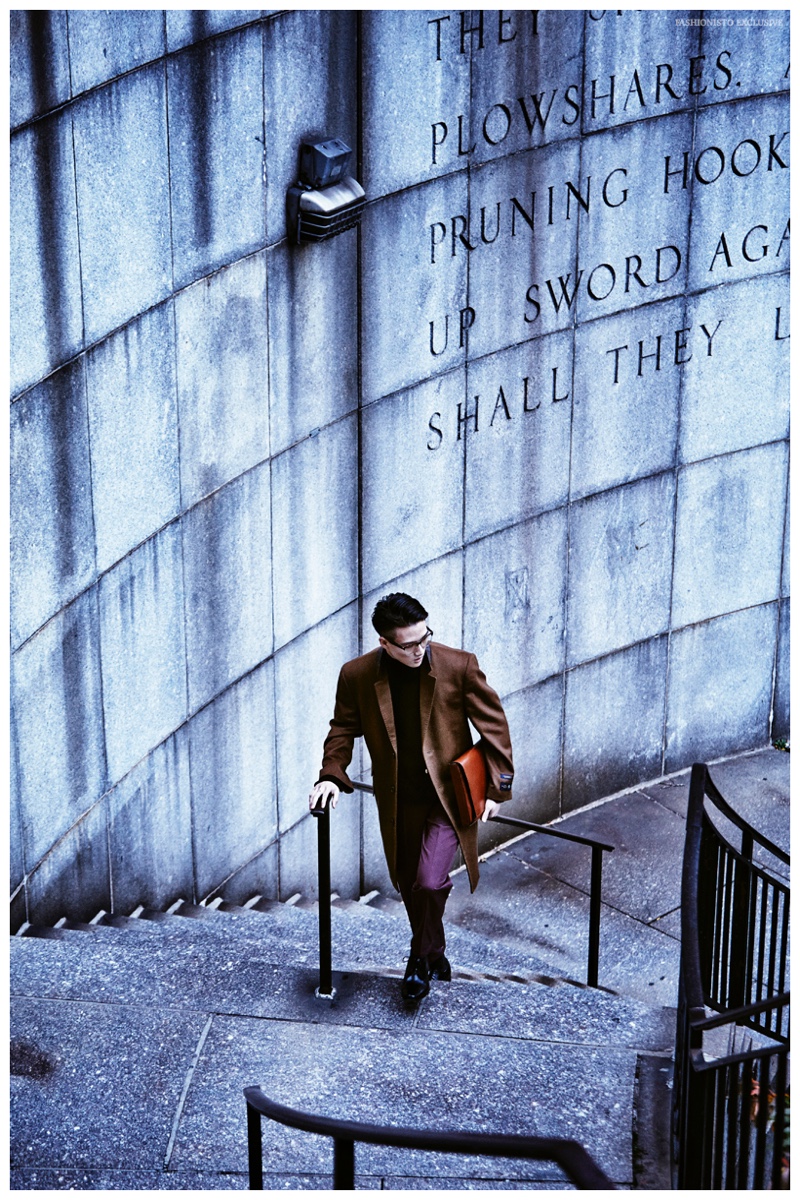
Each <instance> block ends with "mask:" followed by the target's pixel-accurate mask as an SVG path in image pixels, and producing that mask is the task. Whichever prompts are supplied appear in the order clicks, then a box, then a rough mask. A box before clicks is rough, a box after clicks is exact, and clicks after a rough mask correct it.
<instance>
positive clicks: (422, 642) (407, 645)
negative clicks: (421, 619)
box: [383, 626, 433, 653]
mask: <svg viewBox="0 0 800 1200" xmlns="http://www.w3.org/2000/svg"><path fill="white" fill-rule="evenodd" d="M426 628H427V626H426ZM383 636H384V637H386V634H384V635H383ZM432 637H433V630H432V629H428V631H427V633H426V634H425V637H423V638H420V639H419V641H418V642H403V643H402V644H401V643H400V642H395V641H393V640H392V638H390V637H387V638H386V641H387V642H391V643H392V645H393V646H396V647H397V649H398V650H405V651H406V652H409V653H410V652H411V651H412V650H416V649H417V647H418V646H422V647H423V648H424V647H425V646H427V644H428V642H429V641H430V640H431V638H432Z"/></svg>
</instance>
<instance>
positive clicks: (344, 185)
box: [286, 138, 367, 243]
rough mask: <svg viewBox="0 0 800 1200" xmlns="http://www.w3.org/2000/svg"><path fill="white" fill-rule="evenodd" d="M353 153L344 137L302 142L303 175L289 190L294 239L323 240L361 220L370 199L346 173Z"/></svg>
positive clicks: (290, 226)
mask: <svg viewBox="0 0 800 1200" xmlns="http://www.w3.org/2000/svg"><path fill="white" fill-rule="evenodd" d="M352 157H353V152H352V150H351V149H350V147H349V146H348V145H347V144H346V142H343V141H342V139H341V138H326V139H325V141H322V142H303V143H302V145H301V146H300V167H299V174H300V178H299V181H298V183H297V185H296V186H295V187H290V188H289V191H288V192H287V193H286V228H287V232H288V235H289V240H290V241H291V242H298V243H299V242H324V241H325V240H326V239H327V238H332V237H336V235H337V233H344V231H345V229H352V227H353V226H354V225H357V224H358V222H359V221H360V220H361V214H362V212H363V211H364V206H365V204H366V203H367V200H366V196H365V194H364V189H363V188H362V186H361V184H360V183H357V182H356V180H355V179H353V178H352V177H351V176H349V175H348V174H347V172H348V170H349V167H350V160H351V158H352Z"/></svg>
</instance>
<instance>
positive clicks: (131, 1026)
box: [10, 750, 789, 1190]
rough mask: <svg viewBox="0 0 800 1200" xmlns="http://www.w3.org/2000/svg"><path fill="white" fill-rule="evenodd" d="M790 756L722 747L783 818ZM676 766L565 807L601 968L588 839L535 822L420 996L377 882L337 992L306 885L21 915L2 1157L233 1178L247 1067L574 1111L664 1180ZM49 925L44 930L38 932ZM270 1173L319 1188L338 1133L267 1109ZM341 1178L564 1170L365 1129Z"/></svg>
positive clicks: (618, 1150)
mask: <svg viewBox="0 0 800 1200" xmlns="http://www.w3.org/2000/svg"><path fill="white" fill-rule="evenodd" d="M788 769H789V756H788V755H787V754H781V753H779V752H777V751H771V750H766V751H762V752H759V753H758V754H750V755H746V756H740V757H739V758H738V759H734V760H731V761H729V762H726V763H724V764H720V765H719V766H718V767H715V768H713V769H712V774H713V776H714V778H715V780H716V781H717V782H718V784H719V786H720V788H721V790H722V791H723V794H724V795H725V796H726V797H727V798H728V799H729V800H730V801H731V802H733V803H734V806H735V807H738V808H739V810H740V811H742V812H743V814H744V815H745V816H748V817H749V818H750V819H752V820H753V821H754V823H755V824H757V825H758V826H759V827H760V828H763V829H764V831H765V832H766V833H768V835H769V836H770V837H772V838H773V840H775V841H778V842H779V844H783V843H784V842H786V841H787V840H788ZM687 784H688V776H687V775H685V774H684V775H680V776H675V777H673V778H671V779H662V780H659V781H656V782H654V783H653V784H652V785H650V786H645V787H642V788H640V789H637V790H636V791H634V792H631V793H629V794H626V795H623V796H619V797H615V798H613V799H611V800H609V801H608V802H607V803H604V804H602V805H599V806H597V807H595V808H592V809H590V810H586V811H584V812H582V813H577V814H574V815H573V816H571V817H569V818H568V819H567V820H565V821H564V823H563V826H562V827H563V828H566V829H571V830H572V831H573V832H575V833H580V834H583V835H586V836H590V837H592V836H594V837H597V838H600V839H601V840H603V841H607V842H610V843H611V844H613V845H615V847H616V849H615V851H614V853H613V854H611V855H609V856H608V857H607V861H606V866H605V870H604V881H603V898H604V904H603V915H602V921H601V955H600V982H601V984H602V985H605V988H606V989H607V990H602V989H589V988H586V987H584V986H582V985H581V984H580V983H578V982H575V981H577V980H580V979H582V978H585V969H586V966H585V962H586V930H587V923H588V869H589V868H588V853H586V854H582V853H580V851H581V849H582V848H580V847H579V848H577V849H578V851H579V852H578V853H575V852H574V851H573V848H572V847H569V848H567V846H568V844H567V843H563V842H557V841H556V840H555V839H548V838H543V837H540V836H538V835H535V836H533V837H530V838H523V839H520V840H515V841H514V842H512V843H509V844H506V845H505V846H504V847H502V848H501V849H499V850H498V851H496V852H494V853H491V854H490V855H489V856H488V858H487V859H486V861H485V862H484V863H483V864H482V867H481V873H482V879H481V886H480V888H479V889H478V891H477V892H476V893H475V895H474V896H469V894H468V889H467V886H466V880H465V878H464V876H463V874H461V875H457V876H456V878H455V887H454V890H453V894H452V896H451V898H450V901H449V903H448V918H449V931H448V955H449V957H450V958H451V961H452V962H453V965H454V968H455V971H454V978H453V981H452V982H451V983H449V984H442V983H437V982H434V983H433V985H432V990H431V994H430V995H429V996H428V997H427V998H426V999H425V1000H424V1001H423V1002H422V1003H421V1004H420V1005H419V1006H418V1008H416V1009H412V1010H408V1009H406V1007H405V1006H404V1005H403V1003H402V1001H401V998H400V994H399V987H398V981H399V978H400V977H401V975H402V970H403V964H404V961H405V956H406V953H407V942H408V929H407V923H406V920H405V916H404V914H403V912H402V908H401V907H400V906H399V905H398V903H397V901H396V900H394V899H393V898H392V897H389V896H377V895H371V896H369V897H362V900H361V901H341V900H337V901H336V902H335V903H334V907H333V912H332V932H333V947H334V967H335V969H336V974H335V982H336V986H337V989H338V994H337V998H336V1001H335V1002H334V1003H330V1002H326V1001H320V1000H316V999H315V998H314V987H315V985H316V983H317V952H318V951H317V914H316V912H315V911H314V904H313V902H311V901H309V900H307V899H304V898H303V897H293V898H292V900H293V901H294V902H293V903H291V902H290V903H278V902H275V901H261V900H259V899H258V898H256V897H254V898H253V900H252V902H250V903H249V905H248V906H247V907H244V906H243V907H238V906H236V905H232V904H230V905H229V904H225V903H224V902H222V903H217V902H214V904H212V905H209V906H207V907H204V906H193V905H187V904H183V903H182V902H180V901H179V902H177V903H176V905H174V906H173V910H174V911H172V912H170V913H156V912H138V913H137V914H136V915H131V916H119V915H114V916H113V917H108V916H106V915H105V914H98V917H97V919H96V920H95V921H94V922H91V923H86V924H82V923H80V922H69V921H67V922H62V923H61V927H60V928H52V929H48V930H32V929H28V930H27V931H26V932H27V933H28V935H29V936H23V937H19V936H16V937H13V938H12V939H11V953H10V959H11V963H10V965H11V996H12V1002H11V1033H12V1109H11V1112H12V1122H11V1125H12V1139H11V1164H12V1172H11V1180H12V1187H14V1188H18V1189H25V1190H32V1189H64V1190H66V1189H80V1190H93V1189H120V1188H131V1189H148V1190H168V1189H183V1190H187V1189H188V1190H218V1189H229V1188H230V1189H233V1188H246V1186H247V1176H246V1169H247V1164H246V1141H245V1106H244V1100H243V1096H242V1089H243V1088H244V1087H245V1086H247V1085H250V1084H260V1085H261V1086H263V1087H264V1089H265V1090H266V1092H267V1094H268V1095H271V1096H272V1097H273V1098H274V1099H276V1100H278V1101H280V1102H282V1103H286V1104H290V1105H293V1106H295V1107H298V1108H301V1109H305V1110H306V1111H309V1112H316V1113H325V1114H328V1115H334V1116H341V1117H345V1118H350V1119H353V1120H365V1121H371V1122H385V1123H387V1124H389V1123H392V1124H402V1125H416V1126H431V1127H436V1126H439V1127H441V1128H446V1129H464V1130H486V1131H489V1130H490V1131H494V1132H506V1133H528V1134H538V1135H543V1136H548V1135H555V1136H569V1137H574V1138H576V1139H577V1140H578V1141H580V1142H582V1143H583V1144H584V1145H585V1146H586V1147H587V1149H588V1150H589V1151H590V1153H592V1155H593V1156H594V1157H595V1158H596V1160H597V1161H598V1163H599V1164H600V1166H601V1167H602V1168H603V1169H604V1170H605V1172H606V1173H607V1174H608V1176H609V1177H610V1178H611V1179H612V1180H614V1181H615V1182H616V1183H617V1185H618V1186H621V1187H623V1188H631V1187H635V1188H655V1187H668V1186H669V1174H668V1168H667V1131H668V1105H669V1097H670V1093H669V1078H670V1069H671V1064H670V1054H671V1048H672V1044H673V1038H674V1010H673V1008H672V1007H671V1006H672V1005H673V1004H674V1000H675V995H676V981H677V963H678V954H679V941H678V936H679V920H678V916H679V914H678V904H679V899H680V897H679V878H680V858H681V851H682V844H683V820H684V814H685V803H686V793H687ZM31 934H39V936H30V935H31ZM264 1136H265V1186H266V1187H268V1188H271V1189H278V1190H279V1189H286V1188H302V1189H323V1190H324V1189H327V1188H329V1187H330V1183H331V1174H330V1173H331V1165H332V1152H331V1144H330V1142H329V1141H328V1139H325V1138H320V1137H315V1136H313V1135H307V1134H303V1133H299V1132H294V1131H290V1130H287V1129H285V1128H283V1127H280V1126H277V1125H274V1124H272V1123H270V1122H265V1123H264ZM356 1172H357V1186H359V1187H361V1188H369V1189H381V1188H390V1189H399V1188H414V1189H416V1188H431V1187H444V1188H464V1189H466V1188H469V1189H487V1188H502V1189H506V1188H534V1189H541V1188H545V1189H559V1188H565V1187H568V1186H569V1185H568V1184H567V1182H566V1181H565V1180H564V1178H563V1177H562V1176H561V1175H560V1172H559V1171H558V1170H557V1169H556V1168H554V1167H552V1166H549V1165H547V1164H523V1163H520V1162H513V1161H501V1160H496V1161H493V1160H488V1159H479V1158H474V1157H469V1156H454V1155H430V1154H420V1153H410V1152H403V1151H399V1150H384V1149H381V1148H378V1147H359V1148H357V1150H356Z"/></svg>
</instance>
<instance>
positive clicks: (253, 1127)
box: [247, 1103, 264, 1192]
mask: <svg viewBox="0 0 800 1200" xmlns="http://www.w3.org/2000/svg"><path fill="white" fill-rule="evenodd" d="M262 1154H263V1151H262V1145H261V1113H260V1112H259V1111H258V1110H257V1109H255V1108H253V1106H252V1104H250V1103H248V1105H247V1168H248V1173H249V1176H250V1186H249V1191H251V1192H263V1190H264V1163H263V1157H262Z"/></svg>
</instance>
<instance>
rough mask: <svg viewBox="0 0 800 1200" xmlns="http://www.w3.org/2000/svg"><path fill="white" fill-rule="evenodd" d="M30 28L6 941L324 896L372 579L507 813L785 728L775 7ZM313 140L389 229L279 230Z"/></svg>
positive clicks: (355, 817)
mask: <svg viewBox="0 0 800 1200" xmlns="http://www.w3.org/2000/svg"><path fill="white" fill-rule="evenodd" d="M732 21H733V22H735V23H734V24H732V23H731V22H732ZM11 23H12V29H11V60H12V86H11V116H12V140H11V164H12V175H11V183H12V188H11V191H12V198H11V216H12V221H11V228H12V305H11V314H12V343H11V345H12V367H11V378H12V407H11V415H12V434H11V469H12V505H13V517H12V572H13V575H12V645H13V655H12V674H13V690H14V709H13V731H12V752H13V758H14V763H13V776H14V783H15V791H14V800H13V805H12V922H13V924H14V927H16V926H18V925H19V924H20V922H21V921H22V920H23V919H25V918H26V917H27V918H28V919H30V920H50V919H54V918H57V917H59V916H61V915H62V914H63V913H65V912H69V913H70V914H72V915H77V914H78V913H79V912H82V913H85V914H89V913H91V912H93V911H96V910H97V909H98V908H100V907H104V908H109V907H111V906H113V907H114V908H115V909H118V910H120V911H125V910H128V911H130V909H131V908H133V907H134V906H135V905H136V904H139V903H146V904H152V905H163V904H168V903H170V902H171V901H172V900H173V899H175V898H176V897H178V896H183V897H187V898H189V897H193V898H195V899H201V898H204V897H207V896H210V895H213V894H214V893H215V892H218V891H220V890H222V891H224V892H225V894H226V895H227V896H228V897H230V898H233V899H243V898H245V897H246V896H248V895H251V894H253V893H254V892H261V893H262V894H264V895H281V896H283V897H284V898H285V897H287V896H289V895H291V894H292V893H294V892H296V891H302V892H304V893H306V894H309V893H311V894H313V892H314V888H315V880H314V866H313V862H314V847H315V828H314V824H313V821H312V819H311V818H310V817H309V816H308V814H307V808H306V797H307V793H308V790H309V786H310V784H311V783H312V782H313V781H314V779H315V778H316V771H317V769H318V764H319V756H320V749H321V742H322V739H323V737H324V734H325V731H326V728H327V722H328V720H329V717H330V712H331V707H332V698H333V690H334V687H335V680H336V675H337V672H338V667H339V665H340V663H341V662H342V661H343V660H344V659H346V658H349V657H352V656H353V655H354V654H356V653H358V652H360V650H361V649H365V648H368V647H369V646H371V645H372V644H373V643H374V635H373V633H372V630H371V626H370V623H369V614H370V612H371V608H372V605H373V603H374V600H375V599H376V597H377V596H379V595H380V594H382V593H384V592H385V591H387V590H392V589H395V588H402V589H404V590H409V591H411V592H413V593H415V594H417V595H419V597H420V598H421V599H422V600H423V602H424V603H425V604H426V607H428V608H429V610H430V614H431V616H430V621H431V625H432V627H433V628H434V630H435V632H436V636H437V638H438V639H440V640H442V641H446V642H449V643H451V644H454V645H464V646H466V647H468V648H470V649H473V650H475V651H476V653H477V654H478V657H479V659H480V661H481V663H482V665H483V666H484V668H485V670H486V672H487V674H488V676H489V679H490V681H491V682H493V683H494V685H495V686H496V687H497V689H498V691H499V692H500V693H501V695H502V696H503V697H504V700H505V703H506V707H507V711H508V714H509V719H510V722H511V725H512V734H513V736H514V746H515V758H516V762H517V787H516V790H515V797H516V799H515V812H517V813H518V814H519V815H523V816H529V817H531V818H533V819H535V820H539V821H547V820H551V819H553V818H554V817H557V816H558V815H560V814H562V813H565V812H567V811H570V810H571V809H574V808H576V807H579V806H581V805H584V804H586V803H589V802H591V801H592V800H594V799H597V798H598V797H600V796H602V795H605V794H607V793H609V792H612V791H614V790H617V789H621V788H624V787H627V786H630V785H632V784H635V783H637V782H639V781H642V780H644V779H647V778H650V777H653V776H655V775H658V774H660V773H661V772H662V771H664V770H666V771H671V770H675V769H677V768H680V767H682V766H685V765H687V764H688V763H690V762H691V761H693V760H694V759H696V758H713V757H715V756H720V755H723V754H725V753H726V752H730V751H733V750H738V749H742V748H745V747H748V746H757V745H761V744H764V743H766V742H767V740H768V738H769V737H770V736H771V735H772V736H777V735H779V734H780V735H784V736H785V735H787V734H788V666H787V664H788V637H789V632H788V618H789V597H788V541H787V540H786V539H787V537H788V533H787V531H786V529H785V525H786V524H787V521H786V513H787V507H786V493H787V484H788V442H787V438H788V344H789V343H788V338H787V335H788V315H789V314H788V285H789V275H788V265H789V260H788V233H787V221H788V195H789V193H788V176H789V171H788V162H789V158H788V132H787V131H788V108H789V98H788V36H789V29H788V13H782V12H774V13H772V12H771V13H750V14H741V13H739V12H738V10H737V11H736V12H735V13H727V12H726V13H719V14H712V13H707V12H705V13H704V14H703V18H702V22H701V20H700V18H699V17H697V15H696V14H692V13H673V12H648V11H642V12H631V11H624V12H622V13H620V14H617V13H616V12H613V11H610V12H607V13H600V12H586V13H584V12H575V11H558V12H540V13H538V14H536V13H531V12H522V11H518V10H514V11H511V10H509V11H508V12H501V13H498V12H485V13H481V12H465V13H463V14H461V13H459V12H456V11H452V12H447V13H436V12H422V11H417V10H413V11H411V10H408V11H404V10H383V11H363V12H359V13H355V12H344V11H329V10H320V11H311V10H302V11H294V12H283V11H282V12H271V11H269V10H267V11H258V12H240V11H233V10H224V11H222V10H221V11H201V12H189V11H183V10H174V11H167V12H159V11H154V10H141V11H135V12H134V11H131V12H124V11H117V10H114V11H110V12H100V11H88V10H69V11H50V10H46V11H36V12H29V13H25V12H13V13H12V14H11ZM319 135H336V136H340V137H342V138H344V139H345V140H346V141H347V142H348V143H349V144H350V145H351V146H353V147H354V148H356V150H357V159H358V165H357V175H358V177H359V179H360V181H361V182H362V183H363V185H364V187H365V188H366V192H367V197H368V200H369V204H368V207H367V210H366V213H365V216H364V218H363V221H362V225H361V228H360V230H359V231H355V230H352V231H349V232H347V233H345V234H343V235H341V236H339V237H338V238H335V239H333V240H331V241H329V242H326V243H323V244H320V245H316V246H313V245H312V246H302V247H296V246H291V245H289V244H288V243H287V240H286V236H285V218H284V202H285V193H286V189H287V187H288V186H289V185H290V184H292V183H293V182H294V175H295V169H296V159H297V149H298V145H299V142H300V141H301V140H302V139H304V138H307V137H313V136H319ZM366 765H367V764H362V766H364V767H365V766H366ZM371 803H372V802H371V801H370V800H369V799H368V798H365V799H359V798H357V797H350V798H347V799H346V800H343V802H342V803H341V804H340V805H339V807H338V808H337V811H336V814H335V819H334V821H333V838H334V850H333V853H334V886H335V887H336V889H337V890H338V891H339V892H340V893H341V894H343V895H356V894H358V892H359V890H361V891H364V890H367V889H369V888H371V887H376V886H377V887H380V886H385V885H386V882H387V880H386V872H385V868H384V866H383V863H382V860H381V856H380V851H379V842H378V835H377V824H376V821H375V819H374V814H373V811H372V807H371ZM487 844H488V843H487Z"/></svg>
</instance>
